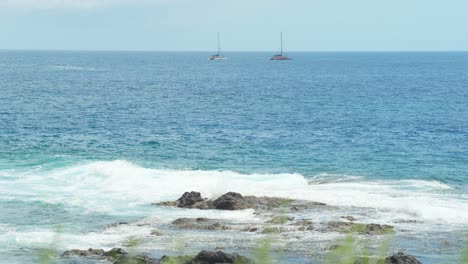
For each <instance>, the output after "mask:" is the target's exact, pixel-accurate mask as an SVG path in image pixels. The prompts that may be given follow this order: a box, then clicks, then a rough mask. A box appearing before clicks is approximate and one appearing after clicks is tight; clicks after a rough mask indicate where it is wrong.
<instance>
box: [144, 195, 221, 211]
mask: <svg viewBox="0 0 468 264" xmlns="http://www.w3.org/2000/svg"><path fill="white" fill-rule="evenodd" d="M153 205H162V206H174V207H179V208H191V209H192V208H195V209H213V208H214V207H213V204H212V202H211V201H209V200H207V199H205V198H202V197H201V194H200V193H199V192H193V191H192V192H185V193H184V194H183V195H182V196H181V197H180V198H179V199H177V200H176V201H169V202H160V203H153Z"/></svg>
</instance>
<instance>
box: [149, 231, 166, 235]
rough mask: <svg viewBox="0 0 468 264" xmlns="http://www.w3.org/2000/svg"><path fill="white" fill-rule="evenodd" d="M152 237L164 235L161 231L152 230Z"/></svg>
mask: <svg viewBox="0 0 468 264" xmlns="http://www.w3.org/2000/svg"><path fill="white" fill-rule="evenodd" d="M150 235H152V236H162V235H163V234H162V233H161V231H159V230H151V233H150Z"/></svg>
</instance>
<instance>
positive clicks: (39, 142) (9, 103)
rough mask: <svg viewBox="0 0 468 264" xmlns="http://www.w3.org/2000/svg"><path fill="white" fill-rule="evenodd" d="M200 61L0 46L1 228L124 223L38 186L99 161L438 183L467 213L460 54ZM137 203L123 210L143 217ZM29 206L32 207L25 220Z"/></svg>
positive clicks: (463, 55)
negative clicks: (2, 47)
mask: <svg viewBox="0 0 468 264" xmlns="http://www.w3.org/2000/svg"><path fill="white" fill-rule="evenodd" d="M208 55H209V54H207V53H201V52H200V53H196V52H193V53H188V52H187V53H159V52H71V51H63V52H55V51H54V52H52V51H50V52H48V51H0V183H1V184H2V187H0V188H1V189H0V209H1V211H0V223H1V224H4V225H6V226H7V227H6V228H7V229H11V228H15V230H16V231H17V232H19V231H25V232H26V231H31V230H34V229H35V228H38V227H43V226H48V227H50V226H53V224H54V223H58V222H64V221H65V222H67V221H72V223H78V224H76V225H77V226H79V227H78V228H77V229H76V230H74V232H78V233H79V232H81V231H83V232H84V231H86V230H87V231H90V230H95V229H96V228H97V227H98V226H99V225H100V224H102V223H105V222H111V221H110V220H111V219H113V220H116V219H122V218H125V217H130V216H129V215H125V214H123V215H120V216H118V215H117V216H116V214H114V213H109V212H108V211H106V210H102V211H100V210H97V211H98V212H91V213H89V214H84V215H78V216H76V214H77V213H76V212H77V211H80V210H82V209H83V208H81V209H76V208H80V206H82V207H85V206H86V205H83V204H80V203H79V202H78V201H79V196H77V197H75V198H76V199H77V201H76V202H73V203H70V204H67V202H66V201H67V199H68V198H67V197H69V196H68V195H69V194H63V195H62V194H55V193H54V194H51V193H53V191H51V190H49V189H47V188H46V187H47V186H48V187H50V186H53V185H54V183H55V181H56V180H57V179H60V177H61V176H60V175H80V177H82V178H79V179H81V180H83V179H86V173H84V172H82V171H79V172H75V171H74V169H76V166H85V165H83V164H94V163H93V162H103V161H109V162H115V161H117V162H118V161H125V162H128V164H131V165H128V166H135V167H137V168H149V169H156V170H171V171H172V170H174V171H185V170H202V171H232V172H237V173H242V174H252V173H259V174H262V175H276V174H280V173H298V174H300V175H302V176H304V177H305V178H306V179H321V180H322V179H323V180H325V181H327V179H331V178H333V179H334V180H339V179H340V178H341V177H343V178H344V177H348V176H358V177H361V178H360V179H361V181H363V182H366V181H400V180H403V181H404V180H409V181H421V182H426V183H431V184H433V185H441V186H443V188H442V190H437V195H442V196H443V197H444V199H445V198H446V197H450V198H453V199H456V202H457V204H456V205H455V206H454V208H452V209H454V211H453V212H456V211H460V210H461V211H463V210H464V209H467V208H468V205H467V201H468V196H467V192H466V190H467V186H468V103H467V102H468V53H467V52H441V53H436V52H433V53H426V52H405V53H291V54H290V56H291V57H293V58H294V60H292V61H279V62H278V61H269V60H268V57H269V56H270V55H271V54H270V53H227V54H226V56H227V57H229V58H230V59H229V60H224V61H208V60H207V57H208ZM119 164H120V163H119ZM125 164H127V163H125ZM120 165H121V164H120ZM120 165H119V166H120ZM125 166H127V165H125ZM125 166H124V167H125ZM106 168H107V167H106ZM69 169H70V170H72V172H69V171H68V170H69ZM64 170H65V171H66V172H65V171H64ZM115 170H117V171H120V170H121V169H120V167H118V168H116V169H115ZM93 171H94V170H93ZM106 173H107V170H106ZM112 173H113V172H110V174H112ZM82 174H83V175H82ZM44 175H47V176H44ZM50 175H53V176H50ZM106 175H107V174H106ZM42 176H44V179H43V180H41V178H40V177H42ZM131 176H132V174H131V173H130V174H129V176H128V177H131ZM48 177H51V178H48ZM63 177H65V176H63ZM112 177H114V174H112ZM265 177H268V176H265ZM84 181H86V180H84ZM77 182H79V181H78V180H76V181H73V182H65V183H60V184H59V185H58V186H61V187H63V186H72V185H73V184H75V183H77ZM416 183H417V182H416ZM41 184H43V185H44V186H42V185H41ZM90 184H91V185H90V186H93V184H95V183H94V182H91V183H90ZM392 184H393V183H392ZM416 185H417V184H416ZM90 186H87V187H86V188H84V189H79V190H80V191H84V190H86V191H90V190H92V187H90ZM61 187H60V188H61ZM417 187H418V186H413V185H411V186H410V187H408V186H405V185H401V186H399V185H398V184H396V185H395V188H397V189H398V188H401V189H402V190H405V188H409V190H413V189H411V188H417ZM77 188H78V187H77ZM74 191H76V190H75V189H73V190H70V192H72V193H73V192H74ZM428 192H429V191H428ZM61 195H62V196H61ZM174 195H175V194H174ZM431 195H432V193H431ZM434 195H436V194H434ZM437 197H439V196H437ZM107 198H108V197H107ZM130 198H131V199H135V201H143V200H138V199H137V198H134V197H130ZM130 198H129V199H130ZM447 199H448V198H447ZM450 201H451V200H450ZM449 203H450V204H451V203H452V202H449ZM136 206H137V207H135V208H133V207H132V208H133V209H132V210H134V211H135V214H133V213H132V214H131V216H135V215H138V216H140V215H141V216H144V213H142V211H139V209H138V206H140V205H136ZM130 207H131V206H130ZM31 208H33V209H34V208H36V210H35V211H38V212H42V213H43V215H42V216H41V215H37V214H34V217H35V220H34V223H31V222H30V221H28V219H27V217H28V216H30V215H31V213H30V211H28V210H33V209H31ZM44 208H47V210H44ZM75 209H76V210H75ZM33 211H34V210H33ZM67 212H68V213H69V214H70V215H69V216H67ZM450 212H452V211H450ZM449 214H450V213H449ZM72 215H73V216H76V217H72ZM465 216H466V214H464V215H460V216H459V217H458V216H456V215H454V218H455V217H458V218H459V219H462V220H461V221H463V219H464V218H463V217H465ZM60 217H61V218H60ZM57 218H60V220H57ZM106 219H107V220H106ZM434 219H438V218H437V217H435V218H434ZM466 219H468V218H466ZM85 220H86V221H85ZM85 222H86V224H84V223H85ZM449 222H450V221H449ZM457 224H460V222H458V223H457ZM36 225H37V226H36ZM0 227H1V226H0ZM465 227H466V225H465ZM0 233H1V230H0ZM8 239H11V238H5V241H6V242H5V241H3V242H2V240H0V244H2V243H7V242H8V241H10V240H8ZM16 240H18V239H16ZM8 243H9V242H8ZM18 243H19V244H21V242H18ZM28 245H29V244H28ZM12 247H13V248H15V246H12ZM18 247H19V246H18ZM11 250H13V249H11ZM15 250H16V249H15ZM0 254H1V252H0ZM19 255H21V253H19Z"/></svg>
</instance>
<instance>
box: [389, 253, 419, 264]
mask: <svg viewBox="0 0 468 264" xmlns="http://www.w3.org/2000/svg"><path fill="white" fill-rule="evenodd" d="M385 264H421V262H419V261H418V260H417V259H416V258H415V257H413V256H411V255H406V254H405V253H402V252H398V253H396V254H393V256H390V257H388V258H386V259H385Z"/></svg>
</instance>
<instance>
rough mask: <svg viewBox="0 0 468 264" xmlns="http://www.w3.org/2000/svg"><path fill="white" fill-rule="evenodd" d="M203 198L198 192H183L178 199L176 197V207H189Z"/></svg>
mask: <svg viewBox="0 0 468 264" xmlns="http://www.w3.org/2000/svg"><path fill="white" fill-rule="evenodd" d="M203 200H204V199H203V198H202V197H201V194H200V193H199V192H185V193H184V194H183V195H182V196H181V197H180V198H179V199H177V203H178V205H177V206H178V207H184V208H186V207H190V206H193V205H194V204H196V203H198V202H203Z"/></svg>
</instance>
